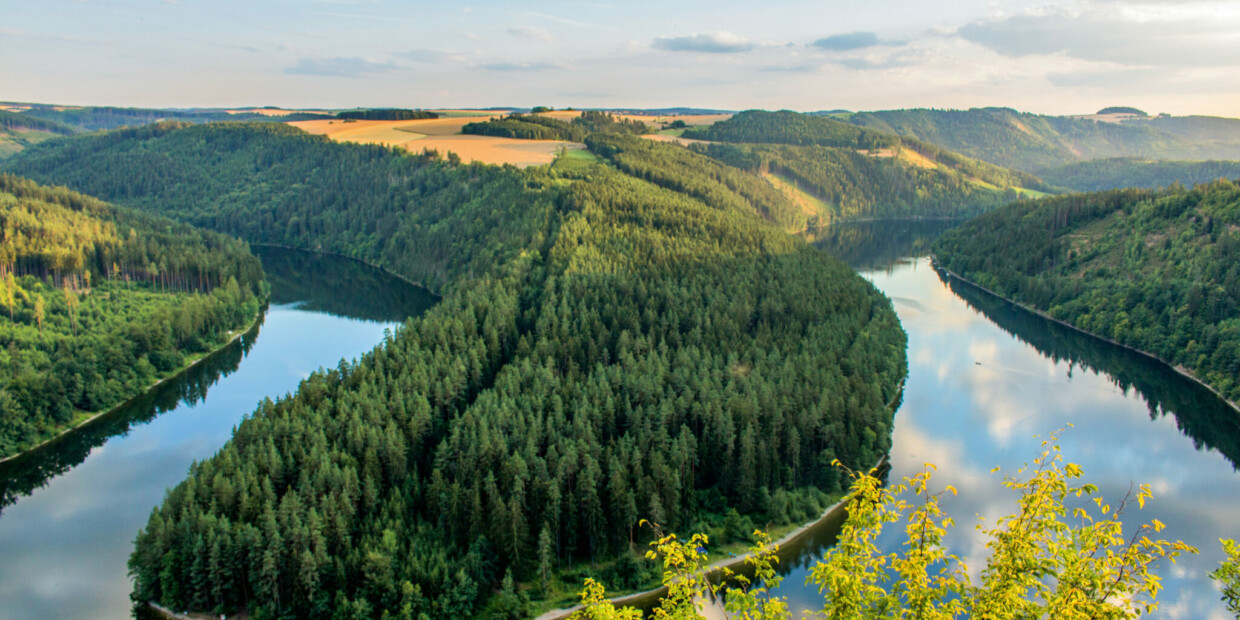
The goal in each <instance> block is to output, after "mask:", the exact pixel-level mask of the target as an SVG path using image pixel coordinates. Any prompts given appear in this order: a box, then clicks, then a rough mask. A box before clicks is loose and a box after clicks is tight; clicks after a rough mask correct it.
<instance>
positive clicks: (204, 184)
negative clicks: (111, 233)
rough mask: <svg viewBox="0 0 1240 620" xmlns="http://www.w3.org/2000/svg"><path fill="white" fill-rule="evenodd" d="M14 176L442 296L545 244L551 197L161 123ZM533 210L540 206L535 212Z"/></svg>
mask: <svg viewBox="0 0 1240 620" xmlns="http://www.w3.org/2000/svg"><path fill="white" fill-rule="evenodd" d="M7 167H8V168H9V169H10V170H13V171H15V172H19V173H20V174H24V175H25V176H28V177H31V178H34V179H38V180H43V181H46V182H56V183H63V184H65V185H68V186H70V187H73V188H75V189H78V190H81V191H84V192H87V193H90V194H92V195H96V196H101V197H104V198H107V199H109V200H113V201H115V202H118V203H124V204H128V205H132V206H135V207H139V208H142V209H145V210H149V211H158V212H159V213H162V214H164V215H168V216H171V217H174V218H177V219H179V220H182V221H186V222H190V223H192V224H195V225H198V226H202V227H205V228H211V229H214V230H219V231H224V232H227V233H229V234H233V235H236V236H238V237H241V238H243V239H246V240H248V241H254V242H260V243H274V244H278V245H286V246H290V247H295V248H302V249H308V250H315V251H327V252H334V253H338V254H343V255H346V256H352V257H354V258H359V259H363V260H367V261H369V262H372V263H377V264H380V265H382V266H384V267H386V268H388V269H391V270H392V271H395V272H396V273H399V274H401V275H403V276H405V277H408V278H410V279H412V280H414V281H417V282H421V283H423V284H425V285H427V286H428V287H429V288H431V289H432V290H437V291H442V290H443V288H444V287H445V286H446V285H447V284H448V283H450V282H453V281H455V280H456V279H458V278H459V277H460V276H462V275H464V274H469V273H476V274H478V275H481V274H483V273H487V272H489V271H491V270H493V269H494V268H495V267H496V265H501V264H507V263H508V262H509V261H511V260H512V259H513V258H514V257H515V256H516V255H517V254H519V253H520V252H523V251H526V250H528V249H530V248H539V247H540V246H541V244H542V243H544V242H545V239H544V237H545V235H546V226H547V222H546V221H545V218H543V219H542V220H540V219H539V218H537V217H534V216H533V215H532V213H535V212H537V211H539V210H540V209H541V210H544V211H545V210H546V209H548V208H549V207H548V206H547V205H546V204H544V203H545V202H546V200H547V199H546V198H545V197H542V196H541V195H540V194H538V193H536V192H529V191H526V190H525V187H524V186H525V183H526V180H525V179H524V178H523V177H520V176H518V175H514V174H512V173H511V172H508V171H503V170H501V169H497V168H491V167H484V166H473V167H468V166H467V167H462V168H459V169H457V168H452V167H450V166H447V165H443V164H441V163H438V162H435V161H432V160H428V159H425V158H424V157H422V156H396V155H395V154H394V153H393V152H392V151H391V150H390V149H387V148H385V147H381V146H356V147H351V148H341V147H340V145H337V144H333V143H332V142H331V141H329V140H327V139H326V138H323V137H320V136H311V135H309V134H306V133H305V132H302V131H301V130H299V129H296V128H293V127H289V126H287V125H283V124H278V123H217V124H211V125H194V126H192V125H189V124H186V123H159V124H154V125H147V126H145V127H137V128H130V129H121V130H116V131H113V132H108V133H104V134H96V135H87V136H78V137H76V138H74V139H72V140H67V141H63V142H61V143H58V144H55V145H50V146H48V147H47V148H32V149H30V150H28V151H26V152H24V153H22V154H21V155H19V156H17V157H16V158H14V159H13V160H12V161H10V162H8V164H7ZM536 203H537V204H536Z"/></svg>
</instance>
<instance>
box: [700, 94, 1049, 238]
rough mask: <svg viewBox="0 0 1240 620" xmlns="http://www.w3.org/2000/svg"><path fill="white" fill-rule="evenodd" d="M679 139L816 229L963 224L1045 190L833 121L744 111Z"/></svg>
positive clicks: (911, 142) (1025, 177)
mask: <svg viewBox="0 0 1240 620" xmlns="http://www.w3.org/2000/svg"><path fill="white" fill-rule="evenodd" d="M683 136H684V137H685V138H690V139H695V140H705V141H710V143H709V144H693V145H692V148H693V149H694V150H695V151H697V152H699V153H703V154H705V155H708V156H710V157H712V158H714V159H717V160H718V161H720V162H723V163H726V164H728V165H730V166H733V167H736V168H740V169H742V170H745V171H748V172H751V173H754V174H757V175H760V176H762V177H764V178H765V179H766V180H767V181H769V182H770V183H771V184H772V185H774V186H776V187H779V188H781V189H783V190H784V191H785V192H786V193H788V194H790V195H791V196H792V197H794V198H795V199H796V202H797V203H798V204H799V205H800V206H801V208H802V210H803V211H805V213H806V214H807V216H808V217H809V218H811V219H812V220H814V222H815V224H817V225H818V227H821V226H825V225H827V224H829V223H831V222H832V221H841V220H858V219H885V218H925V217H930V218H934V217H947V218H955V217H969V216H973V215H977V214H979V213H983V212H985V211H989V210H991V209H995V208H997V207H999V206H1001V205H1003V204H1006V203H1007V202H1010V201H1012V200H1015V199H1016V198H1017V197H1019V196H1021V195H1023V194H1029V193H1031V192H1032V193H1033V194H1035V195H1041V192H1042V191H1051V190H1052V188H1051V187H1049V186H1047V185H1046V184H1045V183H1043V182H1042V181H1041V179H1038V178H1037V177H1035V176H1033V175H1031V174H1028V173H1024V172H1017V171H1013V170H1007V169H1005V168H1000V167H998V166H995V165H992V164H988V163H985V162H981V161H977V160H973V159H969V158H967V157H963V156H961V155H959V154H956V153H953V152H950V151H947V150H944V149H942V148H940V147H937V146H935V145H933V144H929V143H927V142H922V141H919V140H915V139H911V138H906V137H900V136H896V135H894V134H888V133H882V132H879V131H874V130H870V129H865V128H861V127H856V126H853V125H850V124H848V123H844V122H841V121H838V120H835V119H831V118H827V117H823V116H813V115H809V114H798V113H796V112H789V111H780V112H766V111H762V110H749V111H745V112H741V113H739V114H737V115H736V116H734V117H732V118H731V119H729V120H726V121H722V122H719V123H716V124H714V125H711V126H709V127H701V128H691V129H689V130H686V131H685V132H684V134H683Z"/></svg>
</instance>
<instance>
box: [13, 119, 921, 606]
mask: <svg viewBox="0 0 1240 620" xmlns="http://www.w3.org/2000/svg"><path fill="white" fill-rule="evenodd" d="M586 141H587V143H588V144H590V146H591V148H592V149H593V150H594V152H595V154H596V155H597V156H598V158H599V161H591V160H589V159H586V158H577V157H561V158H560V159H559V160H557V162H556V163H555V164H554V165H552V166H551V167H549V168H546V167H544V168H531V169H527V170H525V171H521V170H517V169H514V168H511V167H505V168H498V167H491V166H485V165H478V164H472V165H459V164H453V163H450V162H446V161H444V160H442V159H440V158H438V157H436V156H434V155H433V154H422V155H410V154H407V153H403V152H398V151H393V150H390V149H387V148H382V147H377V146H362V145H351V144H336V143H331V142H329V141H327V140H326V139H323V138H317V137H312V136H309V135H306V134H304V133H302V132H300V131H298V130H294V129H291V128H287V127H281V126H274V125H244V124H218V125H203V126H185V125H181V124H161V125H157V126H152V127H146V128H140V129H129V130H121V131H116V132H111V133H107V134H102V135H91V136H79V137H73V138H68V139H64V140H61V141H57V142H56V143H55V144H52V145H50V146H46V147H44V146H35V147H32V148H30V149H28V150H27V151H25V152H24V153H22V154H20V155H18V156H16V158H15V160H14V161H12V163H10V164H8V165H9V166H11V168H12V169H14V170H20V171H22V173H24V174H28V175H30V176H34V177H36V178H39V179H45V180H51V179H55V180H56V181H57V182H61V183H65V184H68V185H70V186H72V187H75V188H78V189H81V190H88V191H91V192H95V193H96V194H98V195H101V196H104V197H107V198H109V199H111V200H114V201H116V202H120V203H123V204H127V205H132V206H134V207H138V208H141V209H145V210H150V211H157V212H160V213H163V214H166V215H171V216H173V217H177V218H179V219H182V220H183V221H188V222H192V223H195V224H199V225H203V226H206V227H210V228H214V229H216V230H220V231H225V232H229V233H232V234H236V235H238V236H240V237H242V238H243V239H246V240H249V241H255V242H264V243H279V244H282V245H290V246H294V247H300V248H305V249H312V250H330V251H333V252H337V253H341V254H345V255H349V256H355V257H358V258H362V259H365V260H368V261H370V262H373V263H376V264H379V265H382V266H384V267H387V268H389V269H391V270H393V271H395V272H397V273H399V274H401V275H403V276H405V277H407V278H410V279H412V280H416V281H421V282H425V283H427V284H428V285H430V286H432V287H433V288H434V289H435V290H437V291H439V292H441V293H443V295H444V297H443V299H442V301H441V302H440V303H439V304H438V305H437V306H435V307H434V308H432V309H431V310H429V311H428V312H427V313H426V314H424V315H422V316H420V317H418V318H417V319H413V320H410V321H408V322H407V323H406V324H405V326H404V327H403V328H402V329H401V330H399V331H397V332H396V333H394V334H393V335H392V336H391V337H390V338H388V339H386V340H385V341H384V342H383V343H381V344H380V346H378V347H377V348H376V349H375V350H374V351H373V352H371V353H368V354H366V355H364V356H363V357H362V358H361V359H359V360H357V361H356V362H354V363H348V362H342V363H341V364H340V365H339V366H338V367H337V368H334V369H331V370H327V371H323V372H319V373H315V374H314V375H312V376H311V377H310V378H309V379H307V380H306V381H305V382H304V383H303V384H302V386H301V388H300V389H299V390H298V392H297V393H296V394H294V395H292V396H291V397H289V398H286V399H282V400H280V401H279V402H274V403H273V402H265V403H263V404H262V405H261V406H260V407H259V408H258V410H257V411H256V412H254V414H253V415H252V416H251V417H250V418H248V419H247V420H246V421H245V422H243V423H242V424H241V425H240V426H239V427H238V429H237V432H236V434H235V436H234V438H233V439H232V440H231V441H230V442H229V443H228V444H227V445H225V446H224V447H223V448H222V449H221V450H220V452H219V453H218V454H217V455H216V456H215V457H213V458H211V459H208V460H206V461H204V462H202V463H199V464H198V465H196V466H195V467H194V468H193V469H192V470H191V472H190V474H189V477H188V478H187V479H186V480H185V482H183V483H182V484H180V485H178V486H177V487H176V488H174V489H172V490H171V491H170V492H169V494H168V496H167V498H166V500H165V502H164V503H163V504H162V505H161V506H160V507H158V508H157V509H155V510H154V511H153V513H152V515H151V518H150V521H149V523H148V524H147V527H146V528H145V529H144V530H143V531H142V533H141V534H140V535H139V536H138V540H137V544H136V548H135V551H134V554H133V556H132V558H131V563H130V566H131V569H132V571H133V574H134V576H135V592H134V598H135V600H136V601H152V600H153V601H158V602H160V603H162V604H164V605H166V606H169V607H175V608H189V609H195V610H201V611H211V612H228V613H231V612H233V611H235V610H238V609H241V608H246V609H248V610H250V612H251V617H255V618H259V617H272V616H285V617H321V616H326V615H331V614H332V613H335V614H336V616H334V617H342V618H374V617H381V616H385V615H387V616H389V617H403V618H417V617H427V618H438V617H467V616H469V615H470V614H471V613H474V612H475V611H476V610H478V609H479V608H480V607H481V606H482V605H484V604H487V601H488V599H491V598H492V593H493V592H494V591H495V589H496V588H497V586H498V585H499V584H500V583H501V581H508V580H506V579H503V578H504V577H505V576H506V575H511V576H512V578H514V579H516V580H521V581H527V582H533V583H534V584H535V585H534V587H533V588H531V589H530V590H529V592H531V593H533V594H534V595H535V596H543V595H545V594H546V592H547V588H548V585H547V584H548V582H549V581H554V577H555V573H556V571H557V570H561V571H562V570H564V569H568V568H570V567H572V566H584V565H585V564H586V563H589V564H591V565H594V564H595V563H599V562H603V561H604V560H606V559H608V558H617V557H619V558H621V559H622V561H620V562H618V563H616V564H615V565H614V566H616V567H633V566H640V565H641V563H642V562H643V560H641V559H639V557H640V556H637V555H635V554H634V551H633V550H634V549H635V548H636V549H641V548H642V547H643V546H644V542H646V541H648V540H649V539H650V536H651V535H652V531H651V530H650V529H647V528H639V527H638V526H637V525H638V520H639V519H643V518H645V519H649V520H651V521H653V522H656V523H658V524H660V526H661V527H662V528H664V529H665V530H667V531H689V530H692V531H718V532H720V533H721V534H727V533H728V532H739V533H740V535H741V536H743V535H744V534H747V533H748V532H747V531H746V530H749V531H751V529H752V528H750V526H752V525H765V524H772V525H774V524H779V523H786V522H795V521H804V520H807V519H809V518H812V517H814V516H816V515H817V514H819V513H820V511H821V509H822V508H823V507H825V506H826V505H827V503H828V502H830V501H831V498H830V497H829V496H828V493H831V492H835V491H839V490H841V484H842V483H844V482H845V481H842V480H841V479H840V475H839V470H838V469H836V468H834V467H832V466H831V465H830V463H831V461H832V460H834V459H839V460H840V461H842V462H843V463H845V464H847V465H848V466H850V467H852V468H854V469H864V468H866V467H869V466H870V465H872V464H873V463H874V462H875V460H876V459H877V458H878V456H879V455H881V454H883V453H885V452H886V450H887V449H888V447H889V445H890V438H891V436H890V433H891V430H890V429H891V422H892V412H891V411H890V410H889V409H888V408H887V403H889V402H891V401H892V400H893V399H894V398H895V397H896V395H897V393H898V389H899V387H898V386H899V385H900V382H901V379H902V378H903V376H904V373H905V352H904V350H905V338H904V334H903V332H902V330H901V329H900V327H899V324H898V321H897V318H896V316H895V313H894V312H893V310H892V308H891V305H890V303H889V301H888V300H886V299H885V298H884V297H883V296H882V295H881V294H879V293H878V292H877V291H876V290H875V289H874V288H873V287H872V286H870V285H869V284H868V283H867V282H865V280H863V279H862V278H861V277H859V276H857V275H856V274H854V273H853V272H852V271H851V270H849V269H848V268H847V267H846V266H844V265H843V264H842V263H840V262H838V261H836V260H835V259H832V258H829V257H827V256H826V255H825V254H823V253H821V252H819V251H816V250H814V249H812V248H811V247H809V246H808V245H807V244H806V243H804V242H803V241H800V240H798V239H796V238H795V237H793V236H791V235H788V234H787V233H786V232H785V231H784V228H785V227H786V225H787V222H784V221H781V220H780V215H779V214H781V213H789V212H791V211H790V210H789V205H788V204H787V202H786V201H785V202H780V201H779V199H778V198H770V201H769V202H765V203H764V202H762V200H766V199H765V198H763V196H762V195H761V194H757V193H755V194H753V196H754V197H755V198H756V199H757V202H755V198H751V197H750V195H749V194H748V192H750V191H753V192H758V191H760V190H756V189H753V188H751V187H750V186H749V185H747V184H742V182H741V181H737V180H735V179H734V178H733V177H732V176H731V175H733V174H743V173H742V172H741V171H739V170H736V169H734V168H730V167H727V166H723V165H721V164H714V163H713V162H711V160H709V159H707V158H705V157H703V156H702V155H699V154H696V153H693V152H691V151H688V150H686V149H684V148H682V147H679V146H674V145H656V144H653V143H651V144H649V145H647V144H646V143H640V142H639V140H638V139H637V138H632V137H627V136H612V135H602V134H593V135H591V136H587V140H586ZM647 147H648V148H647ZM686 158H690V159H689V160H688V162H687V163H686ZM694 158H696V159H694ZM699 163H700V164H702V166H703V168H702V169H704V170H711V169H716V168H714V166H717V171H718V172H719V174H718V175H713V176H712V175H709V174H708V175H703V174H702V173H701V172H700V171H699V170H698V169H697V168H695V165H696V164H699ZM755 180H756V179H755ZM764 204H765V205H766V206H765V207H764V206H762V205H764ZM772 220H774V223H773V222H772ZM724 538H726V536H724ZM626 558H627V559H626ZM584 570H587V571H588V572H587V573H586V574H589V573H590V572H593V571H591V570H590V569H588V567H587V568H585V569H584ZM595 574H597V573H595ZM609 574H610V576H609V577H605V579H606V580H607V581H610V582H611V583H609V585H611V586H612V587H625V586H626V585H629V584H626V583H625V581H626V580H630V579H633V578H634V576H633V575H632V574H631V572H626V571H625V570H620V569H613V570H612V571H611V572H610V573H609ZM580 575H581V573H578V572H571V573H569V576H568V578H569V579H570V580H571V581H573V582H574V584H576V583H579V580H580ZM613 584H615V585H613ZM576 589H577V588H576V587H575V585H574V587H573V590H574V591H575V590H576ZM495 598H496V599H497V600H500V599H502V600H503V601H504V603H503V604H511V603H513V601H512V590H511V589H508V591H507V594H501V595H500V596H499V597H495ZM491 604H493V605H495V604H499V603H496V602H495V601H492V602H491Z"/></svg>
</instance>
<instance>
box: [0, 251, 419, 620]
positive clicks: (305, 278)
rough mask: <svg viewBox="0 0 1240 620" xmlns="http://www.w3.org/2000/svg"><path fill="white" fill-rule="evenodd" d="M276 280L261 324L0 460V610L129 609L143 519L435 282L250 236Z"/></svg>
mask: <svg viewBox="0 0 1240 620" xmlns="http://www.w3.org/2000/svg"><path fill="white" fill-rule="evenodd" d="M255 253H256V254H258V255H259V257H260V258H262V260H263V269H264V271H265V272H266V273H267V279H268V281H269V282H270V284H271V289H272V299H271V305H270V307H269V308H268V309H267V311H266V314H265V316H264V317H263V319H262V323H261V325H259V326H258V327H257V328H256V329H254V330H251V331H250V332H249V333H247V334H246V335H245V336H244V337H242V338H241V339H239V340H238V341H236V342H234V343H233V344H231V345H229V346H228V347H226V348H225V349H223V350H221V351H220V352H219V353H217V354H215V355H213V356H211V357H210V358H208V359H205V360H203V361H202V362H200V363H199V364H197V365H195V366H193V367H192V368H191V369H190V370H189V371H187V372H186V373H185V374H184V375H182V376H180V377H178V378H177V379H174V380H172V381H168V382H165V383H164V384H161V385H160V386H159V387H158V388H157V389H155V390H153V391H152V392H151V393H149V394H147V395H145V396H143V397H141V398H139V399H137V400H136V401H135V402H132V403H129V404H127V405H126V406H124V407H122V408H120V409H119V410H117V411H115V412H113V413H112V414H109V415H108V416H106V417H105V418H103V419H101V420H99V421H98V422H96V423H95V424H92V425H90V426H89V427H87V428H84V429H81V430H80V431H78V432H75V433H71V434H70V435H67V436H65V437H64V438H62V439H61V440H59V441H57V442H55V443H52V444H50V445H48V446H46V447H45V448H43V449H40V450H38V451H36V452H34V453H32V454H30V455H28V456H26V457H23V458H21V459H18V460H15V461H11V462H8V463H4V464H2V465H0V619H3V620H10V619H12V620H17V619H22V620H31V619H41V618H48V619H53V618H55V619H59V620H70V619H75V618H83V619H85V618H91V619H100V618H107V619H112V618H128V617H130V616H131V612H130V610H131V604H130V601H129V592H130V591H131V590H132V584H131V582H130V579H129V577H128V576H127V569H126V561H127V560H128V558H129V554H130V552H131V551H132V550H133V540H134V537H135V535H136V534H137V532H138V530H139V529H140V528H141V527H143V526H144V525H146V521H147V517H148V516H149V515H150V512H151V510H152V509H153V508H154V507H155V506H156V505H157V504H158V503H159V502H160V500H162V499H163V496H164V492H165V489H167V488H169V487H171V486H173V485H175V484H177V483H178V482H180V481H181V480H182V479H184V478H185V474H186V471H187V470H188V468H189V466H190V464H191V463H192V462H193V461H195V460H201V459H204V458H206V457H209V456H211V455H212V454H214V453H215V452H216V451H217V450H218V449H219V448H220V446H222V445H223V444H224V443H225V442H226V441H228V439H229V437H231V436H232V430H233V427H234V426H235V425H236V424H237V423H238V422H240V421H241V420H242V418H243V417H244V416H245V415H247V414H248V413H250V412H251V411H253V410H254V408H255V406H256V405H257V403H258V402H260V401H261V400H262V399H264V398H271V399H276V398H279V397H281V396H283V395H285V394H287V393H289V392H292V391H294V390H296V389H297V385H298V383H300V382H301V380H302V379H304V378H305V377H306V376H308V375H309V374H310V373H311V372H314V371H315V370H317V369H318V368H320V367H331V366H335V365H336V364H337V363H338V362H339V361H340V360H341V359H352V358H354V357H356V356H358V355H359V354H361V353H364V352H366V351H368V350H370V349H372V348H373V347H374V346H375V345H376V344H378V343H379V342H380V341H381V340H382V339H383V337H384V332H385V331H386V330H389V329H395V328H396V327H397V326H398V325H399V324H400V322H402V321H403V320H404V319H405V318H406V317H410V316H416V315H418V314H421V313H422V312H423V311H425V310H426V309H427V308H429V307H430V306H431V305H433V303H434V302H435V301H436V298H435V297H434V296H433V295H431V294H430V293H429V292H427V291H425V290H423V289H420V288H418V287H415V286H413V285H410V284H408V283H407V282H404V281H403V280H400V279H399V278H396V277H394V276H391V275H389V274H387V273H385V272H383V271H381V270H378V269H375V268H372V267H369V266H366V265H363V264H361V263H358V262H356V261H352V260H349V259H345V258H337V257H328V256H321V255H316V254H309V253H304V252H298V251H294V250H283V249H277V248H255Z"/></svg>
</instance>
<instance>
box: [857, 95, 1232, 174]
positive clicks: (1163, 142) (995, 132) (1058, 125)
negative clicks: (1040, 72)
mask: <svg viewBox="0 0 1240 620" xmlns="http://www.w3.org/2000/svg"><path fill="white" fill-rule="evenodd" d="M847 120H848V122H850V123H852V124H854V125H857V126H859V127H864V128H868V129H873V130H878V131H883V132H888V133H892V134H897V135H900V136H907V137H911V138H917V139H919V140H924V141H926V142H930V143H933V144H936V145H938V146H941V147H943V148H945V149H949V150H952V151H956V152H959V153H963V154H964V155H967V156H969V157H974V158H977V159H980V160H983V161H987V162H990V163H992V164H997V165H999V166H1006V167H1008V168H1014V169H1017V170H1025V171H1029V172H1035V173H1036V172H1039V171H1041V170H1043V169H1046V168H1053V167H1056V166H1061V165H1064V164H1068V163H1072V162H1076V161H1081V160H1087V159H1102V158H1110V157H1140V158H1144V159H1170V160H1203V159H1233V160H1235V159H1240V121H1236V120H1233V119H1213V118H1210V117H1173V118H1149V119H1133V120H1129V121H1125V122H1122V123H1109V122H1099V121H1095V120H1091V119H1085V118H1074V117H1069V116H1042V115H1038V114H1029V113H1026V112H1017V111H1016V110H1012V109H1009V108H973V109H969V110H931V109H912V110H887V111H881V112H859V113H856V114H852V115H851V116H849V117H848V119H847Z"/></svg>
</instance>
